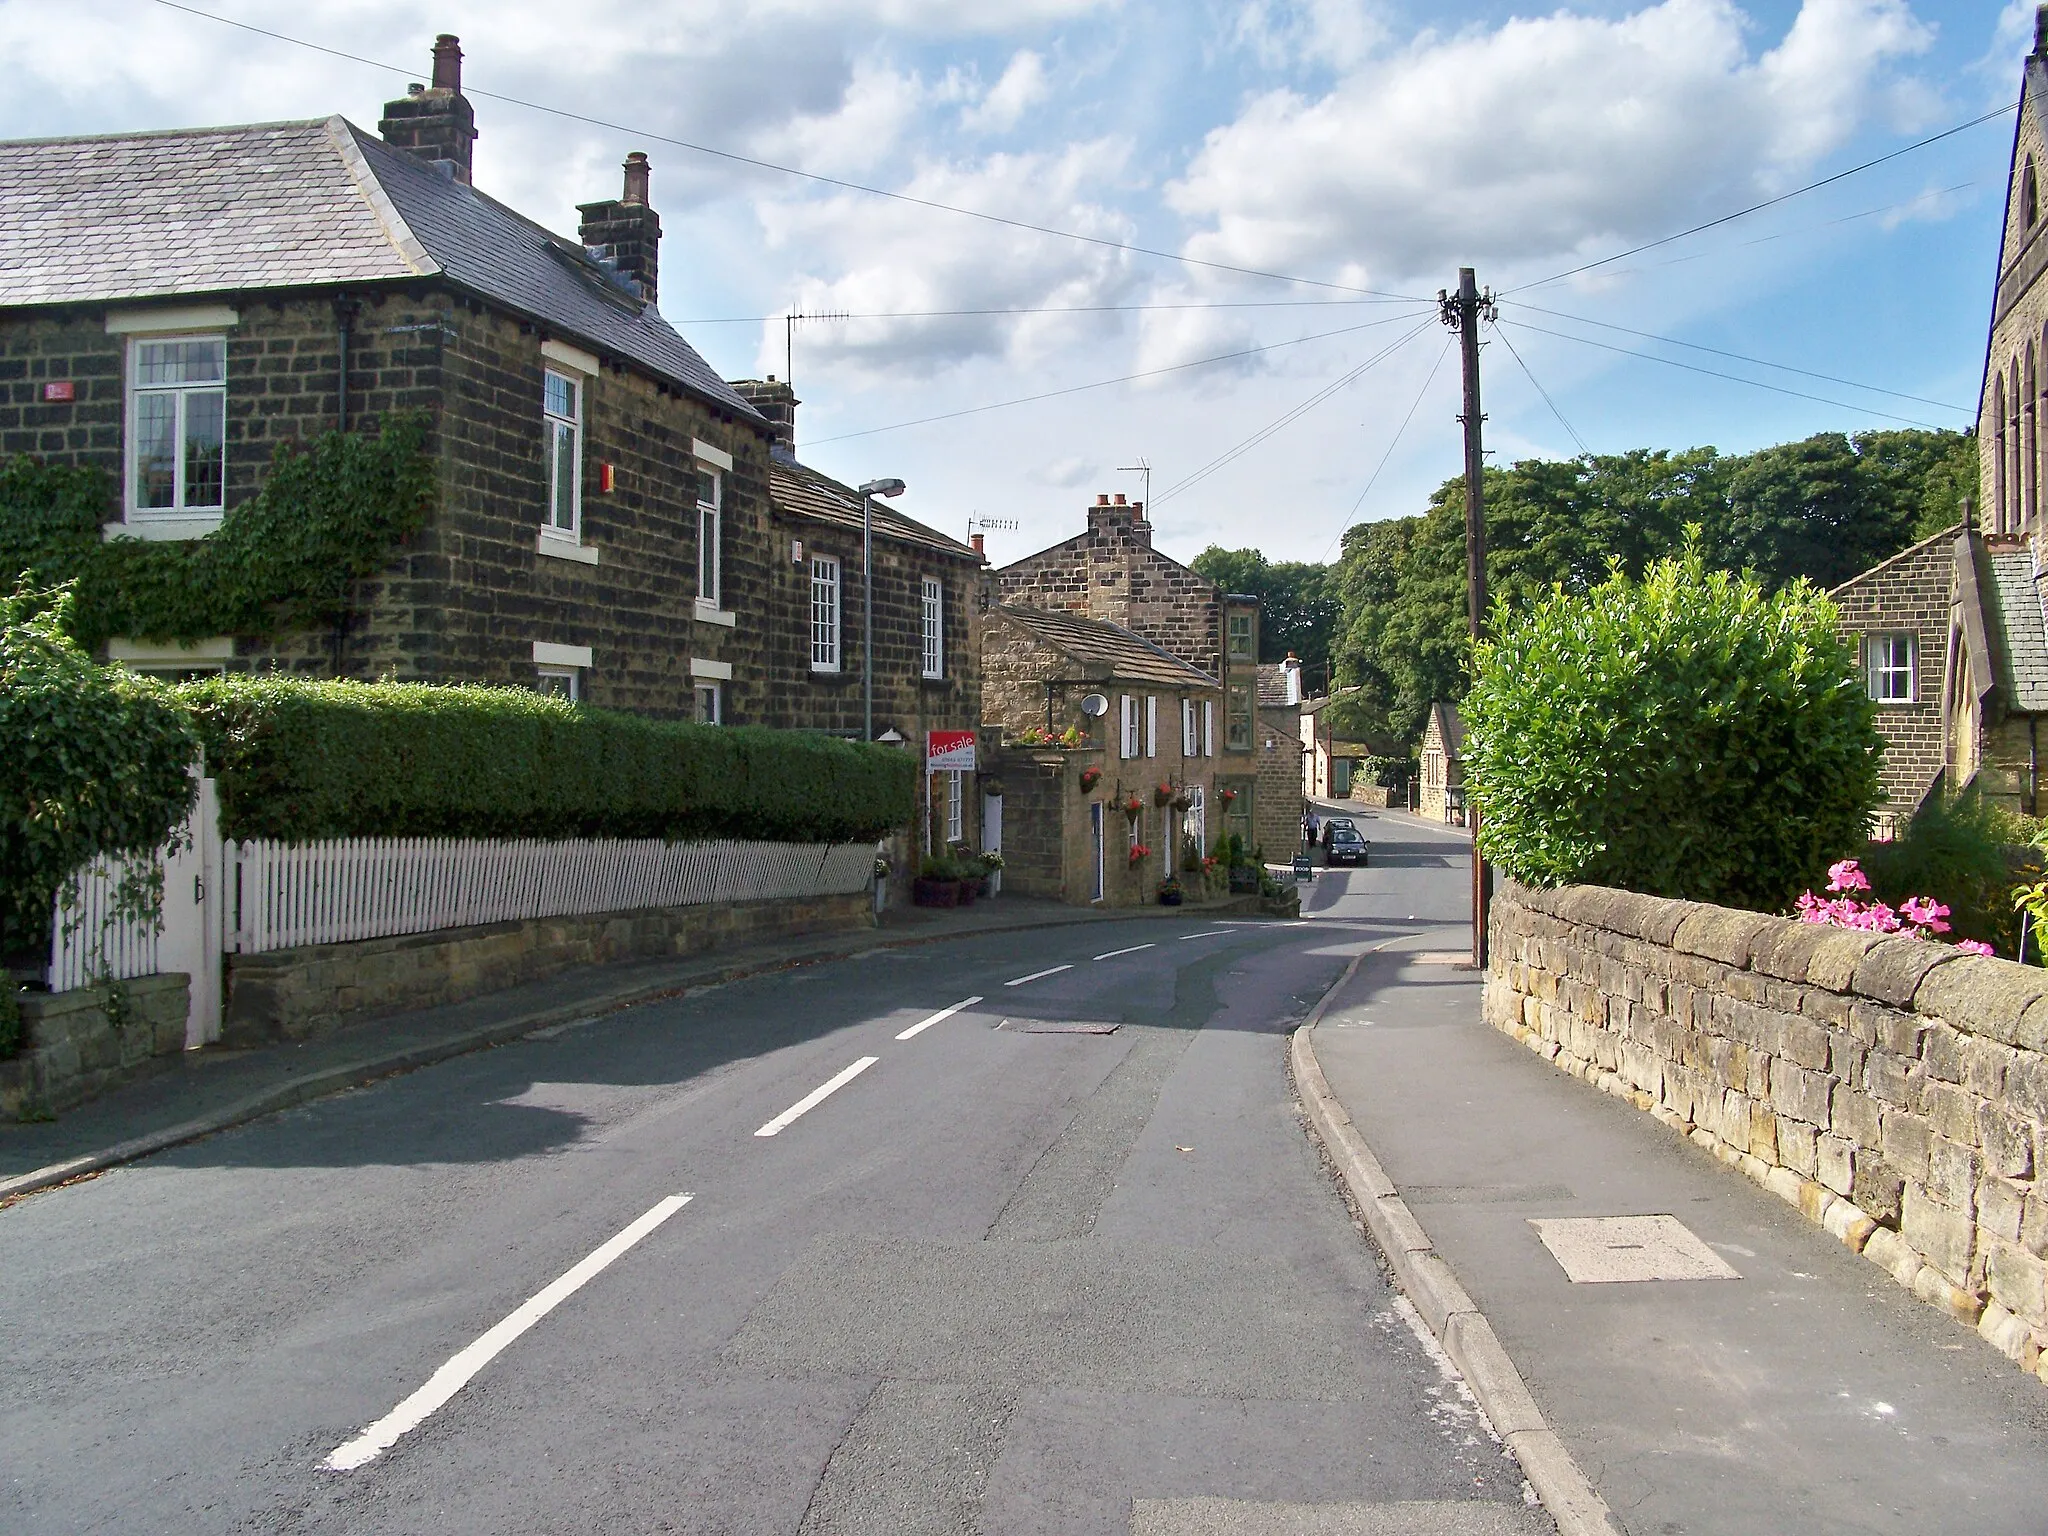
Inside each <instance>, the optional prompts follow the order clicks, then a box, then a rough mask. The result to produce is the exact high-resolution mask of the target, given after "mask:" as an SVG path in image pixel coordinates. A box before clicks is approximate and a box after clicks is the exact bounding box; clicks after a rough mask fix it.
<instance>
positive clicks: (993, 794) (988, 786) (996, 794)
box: [981, 779, 1003, 800]
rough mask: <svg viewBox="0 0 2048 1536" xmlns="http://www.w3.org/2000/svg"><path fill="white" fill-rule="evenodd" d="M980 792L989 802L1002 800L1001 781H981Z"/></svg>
mask: <svg viewBox="0 0 2048 1536" xmlns="http://www.w3.org/2000/svg"><path fill="white" fill-rule="evenodd" d="M981 792H982V793H983V794H984V795H986V796H987V797H988V798H989V799H991V800H1000V799H1002V798H1003V781H1002V780H1001V779H983V780H982V781H981Z"/></svg>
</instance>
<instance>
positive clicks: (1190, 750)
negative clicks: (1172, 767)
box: [1180, 699, 1202, 757]
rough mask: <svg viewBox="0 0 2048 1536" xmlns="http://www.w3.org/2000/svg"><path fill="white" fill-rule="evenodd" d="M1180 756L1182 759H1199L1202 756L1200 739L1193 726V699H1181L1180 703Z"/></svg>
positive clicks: (1199, 734)
mask: <svg viewBox="0 0 2048 1536" xmlns="http://www.w3.org/2000/svg"><path fill="white" fill-rule="evenodd" d="M1180 755H1181V756H1182V757H1200V756H1201V755H1202V737H1201V733H1200V732H1199V731H1198V730H1197V729H1196V726H1195V701H1194V700H1193V699H1182V700H1181V701H1180Z"/></svg>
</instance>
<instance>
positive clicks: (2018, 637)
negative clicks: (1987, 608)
mask: <svg viewBox="0 0 2048 1536" xmlns="http://www.w3.org/2000/svg"><path fill="white" fill-rule="evenodd" d="M1984 560H1985V563H1986V564H1987V565H1988V566H1990V568H1991V583H1990V586H1991V593H1990V596H1991V601H1992V604H1993V606H1994V607H1995V608H1996V609H1997V617H1996V618H1995V619H1994V620H1993V624H1994V626H1995V627H1996V629H1997V631H1998V634H1999V638H2000V640H2001V641H2002V644H2001V645H2000V646H1999V647H1998V650H1999V657H1998V671H1999V677H1998V681H1999V682H2000V683H2001V684H2002V685H2003V686H2004V688H2005V690H2006V694H2007V697H2008V698H2009V699H2010V701H2011V702H2010V705H2009V707H2010V708H2012V709H2015V710H2018V711H2020V712H2022V713H2024V714H2042V713H2048V622H2044V621H2043V618H2042V613H2041V593H2040V588H2039V586H2038V585H2037V584H2036V582H2035V580H2034V557H2033V555H2032V554H2030V553H2029V552H2028V551H2026V550H2024V549H1996V550H1987V551H1986V552H1985V556H1984Z"/></svg>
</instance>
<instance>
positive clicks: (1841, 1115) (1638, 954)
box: [1486, 881, 2048, 1382]
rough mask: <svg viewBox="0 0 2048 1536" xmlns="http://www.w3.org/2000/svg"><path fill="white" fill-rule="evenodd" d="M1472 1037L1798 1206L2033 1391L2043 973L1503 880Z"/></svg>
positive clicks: (2040, 1370) (1624, 896)
mask: <svg viewBox="0 0 2048 1536" xmlns="http://www.w3.org/2000/svg"><path fill="white" fill-rule="evenodd" d="M1489 933H1490V941H1491V948H1490V954H1491V959H1490V961H1489V966H1488V973H1487V980H1486V1014H1487V1018H1488V1021H1489V1022H1490V1023H1492V1024H1493V1025H1494V1026H1495V1027H1496V1028H1498V1029H1500V1030H1502V1031H1504V1032H1505V1033H1507V1034H1509V1035H1512V1036H1513V1037H1514V1038H1516V1039H1518V1040H1520V1041H1522V1042H1523V1043H1524V1044H1525V1045H1527V1046H1529V1047H1530V1048H1531V1049H1532V1050H1534V1051H1536V1052H1537V1053H1538V1054H1539V1055H1541V1056H1543V1057H1545V1058H1546V1059H1547V1060H1549V1061H1551V1062H1552V1063H1553V1064H1554V1065H1556V1066H1558V1067H1560V1068H1562V1069H1564V1070H1565V1071H1568V1072H1571V1073H1572V1074H1573V1075H1574V1076H1578V1077H1581V1078H1584V1079H1586V1080H1588V1081H1590V1082H1593V1083H1595V1084H1597V1085H1598V1086H1600V1087H1602V1088H1604V1089H1606V1090H1607V1091H1609V1092H1611V1093H1614V1094H1617V1095H1618V1096H1620V1097H1623V1098H1626V1099H1627V1100H1628V1101H1629V1102H1630V1103H1632V1104H1634V1105H1635V1106H1636V1107H1637V1108H1638V1109H1641V1110H1644V1111H1647V1112H1648V1113H1649V1114H1651V1115H1654V1116H1655V1117H1656V1118H1657V1119H1659V1120H1661V1121H1662V1122H1664V1123H1665V1124H1666V1125H1669V1126H1670V1127H1672V1128H1673V1129H1674V1130H1677V1131H1679V1132H1681V1133H1682V1134H1684V1135H1687V1136H1689V1137H1690V1138H1691V1139H1692V1140H1693V1141H1694V1142H1695V1143H1696V1144H1697V1145H1699V1146H1701V1147H1703V1148H1705V1149H1706V1150H1708V1151H1710V1152H1712V1153H1714V1154H1715V1155H1716V1156H1717V1157H1719V1158H1721V1159H1722V1160H1723V1161H1724V1162H1727V1163H1730V1164H1732V1165H1734V1166H1737V1167H1739V1168H1741V1169H1742V1170H1743V1171H1744V1172H1746V1173H1747V1174H1749V1175H1750V1177H1752V1178H1753V1179H1755V1180H1756V1181H1757V1182H1758V1183H1760V1184H1763V1185H1765V1186H1766V1187H1767V1188H1770V1189H1771V1190H1773V1191H1775V1192H1776V1193H1778V1194H1780V1195H1782V1196H1783V1197H1784V1198H1785V1199H1787V1200H1789V1201H1791V1202H1792V1203H1794V1204H1796V1205H1797V1206H1799V1208H1800V1209H1801V1210H1803V1211H1804V1212H1805V1213H1806V1214H1807V1215H1808V1216H1809V1217H1811V1218H1812V1219H1813V1220H1815V1221H1818V1222H1821V1223H1822V1224H1824V1225H1825V1226H1826V1227H1827V1229H1828V1230H1829V1231H1830V1232H1832V1233H1834V1234H1835V1236H1837V1237H1838V1238H1840V1239H1841V1240H1842V1241H1843V1242H1845V1243H1847V1244H1848V1245H1849V1246H1850V1247H1852V1248H1854V1249H1856V1250H1857V1251H1858V1252H1860V1253H1862V1254H1863V1255H1864V1257H1866V1258H1868V1259H1870V1260H1871V1261H1872V1262H1873V1263H1875V1264H1877V1265H1878V1266H1879V1267H1880V1268H1883V1269H1885V1270H1886V1271H1888V1272H1889V1273H1890V1274H1891V1275H1892V1276H1893V1278H1894V1279H1896V1280H1897V1281H1898V1282H1899V1283H1900V1284H1901V1285H1904V1286H1906V1287H1908V1288H1909V1289H1911V1290H1912V1291H1913V1292H1914V1294H1915V1295H1917V1296H1919V1297H1920V1298H1921V1299H1922V1300H1923V1301H1926V1302H1929V1303H1931V1304H1933V1305H1935V1306H1938V1307H1941V1308H1943V1309H1944V1310H1946V1311H1948V1312H1950V1313H1951V1314H1952V1315H1954V1316H1955V1317H1956V1318H1957V1319H1958V1320H1960V1321H1962V1322H1964V1323H1967V1324H1970V1325H1972V1326H1974V1327H1975V1328H1976V1329H1977V1331H1978V1332H1979V1333H1980V1334H1981V1335H1982V1336H1983V1337H1984V1338H1985V1339H1986V1340H1988V1341H1989V1342H1991V1343H1992V1344H1993V1345H1995V1346H1996V1347H1997V1348H1999V1349H2000V1350H2002V1351H2003V1352H2004V1353H2005V1354H2006V1355H2007V1356H2009V1357H2010V1358H2011V1359H2013V1360H2014V1361H2016V1362H2017V1363H2018V1364H2019V1365H2020V1366H2022V1368H2024V1369H2026V1370H2029V1371H2034V1372H2036V1373H2037V1374H2040V1375H2041V1376H2042V1379H2043V1380H2044V1382H2048V1354H2044V1353H2043V1351H2044V1349H2048V1295H2044V1276H2048V1264H2044V1262H2043V1259H2044V1255H2048V1184H2043V1183H2042V1182H2041V1180H2040V1171H2041V1164H2042V1158H2043V1156H2044V1154H2048V973H2044V972H2042V971H2040V970H2036V969H2033V968H2031V967H2028V966H2021V965H2015V964H2013V963H2012V962H2010V961H2006V960H1996V959H1988V958H1983V957H1978V956H1971V955H1964V954H1962V953H1961V952H1959V951H1958V950H1956V949H1954V948H1952V947H1950V946H1948V945H1946V944H1938V943H1930V942H1927V941H1924V940H1918V939H1909V938H1903V937H1899V936H1895V935H1894V936H1882V935H1876V934H1867V933H1856V932H1851V931H1848V930H1845V929H1839V928H1829V927H1823V926H1819V925H1815V924H1805V923H1798V922H1794V921H1792V920H1790V919H1786V918H1779V917H1769V916H1766V915H1764V914H1761V913H1755V912H1737V911H1730V910H1727V909H1725V908H1720V907H1710V906H1703V905H1699V904H1697V903H1693V902H1684V901H1669V900H1663V899H1659V898H1656V897H1649V896H1639V895H1636V894H1633V893H1631V892H1625V891H1613V890H1604V889H1600V888H1597V887H1590V886H1572V887H1565V888H1563V889H1559V890H1547V891H1545V890H1534V889H1531V888H1529V887H1526V886H1522V885H1519V884H1516V883H1515V882H1512V881H1503V882H1502V885H1501V889H1500V890H1499V892H1498V894H1497V895H1496V898H1495V901H1494V905H1493V909H1492V920H1491V923H1490V928H1489Z"/></svg>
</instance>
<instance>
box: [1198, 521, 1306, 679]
mask: <svg viewBox="0 0 2048 1536" xmlns="http://www.w3.org/2000/svg"><path fill="white" fill-rule="evenodd" d="M1194 568H1195V571H1196V572H1197V573H1198V574H1199V575H1202V576H1205V577H1207V578H1208V579H1209V580H1210V581H1213V582H1215V583H1216V585H1217V586H1219V587H1221V588H1222V589H1223V590H1224V591H1226V592H1242V593H1246V594H1248V595H1250V596H1253V597H1256V598H1257V599H1258V600H1259V608H1260V622H1259V660H1261V661H1285V660H1286V659H1287V658H1288V656H1290V655H1293V656H1297V657H1299V658H1300V660H1301V665H1302V671H1303V673H1304V675H1306V676H1308V677H1311V678H1316V679H1322V678H1326V677H1327V676H1328V675H1329V671H1328V669H1329V665H1330V642H1331V639H1332V636H1333V635H1334V633H1335V631H1336V628H1337V622H1338V619H1339V618H1340V617H1341V616H1342V613H1343V604H1342V603H1341V602H1340V601H1339V599H1338V596H1337V593H1336V591H1335V589H1334V587H1333V586H1332V584H1331V581H1330V568H1329V567H1328V566H1326V565H1317V564H1314V563H1311V562H1309V561H1305V560H1285V561H1280V562H1277V563H1275V562H1270V561H1268V560H1267V559H1266V557H1265V556H1264V555H1262V554H1260V553H1259V552H1258V551H1257V550H1256V549H1224V548H1222V547H1221V546H1219V545H1215V544H1211V545H1210V546H1209V547H1208V548H1207V549H1205V550H1203V551H1202V552H1201V553H1200V554H1199V555H1197V556H1195V560H1194Z"/></svg>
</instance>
